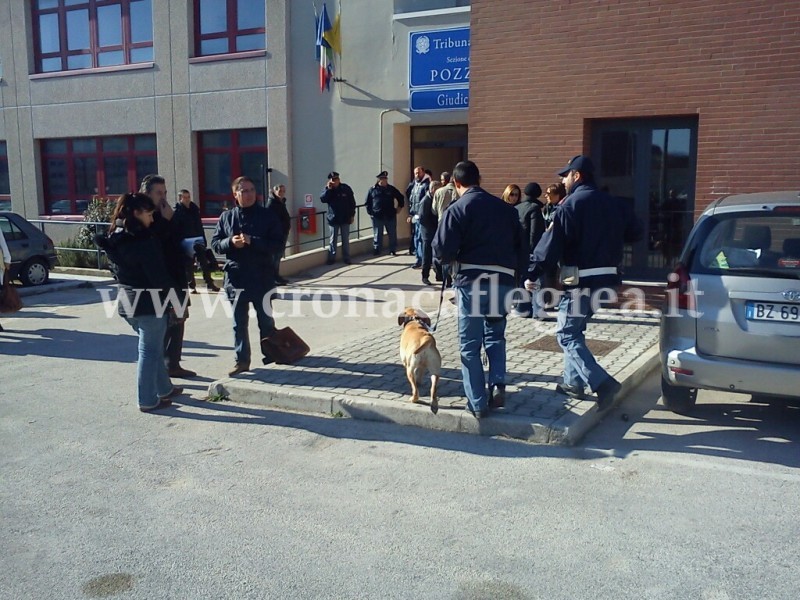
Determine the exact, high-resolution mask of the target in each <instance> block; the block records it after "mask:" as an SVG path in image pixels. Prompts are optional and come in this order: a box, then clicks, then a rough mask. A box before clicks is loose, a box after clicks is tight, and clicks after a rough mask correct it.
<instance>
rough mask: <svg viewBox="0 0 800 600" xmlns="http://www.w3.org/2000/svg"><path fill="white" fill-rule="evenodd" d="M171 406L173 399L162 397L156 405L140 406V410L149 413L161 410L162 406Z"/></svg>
mask: <svg viewBox="0 0 800 600" xmlns="http://www.w3.org/2000/svg"><path fill="white" fill-rule="evenodd" d="M170 406H172V400H170V399H169V398H162V399H161V400H159V401H158V404H156V405H155V406H140V407H139V410H140V411H142V412H143V413H149V412H153V411H154V410H161V409H162V408H168V407H170Z"/></svg>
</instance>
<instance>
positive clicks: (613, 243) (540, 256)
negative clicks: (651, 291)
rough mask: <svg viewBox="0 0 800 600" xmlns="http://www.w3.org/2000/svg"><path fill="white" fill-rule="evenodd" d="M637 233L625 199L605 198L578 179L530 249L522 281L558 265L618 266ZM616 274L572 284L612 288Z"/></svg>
mask: <svg viewBox="0 0 800 600" xmlns="http://www.w3.org/2000/svg"><path fill="white" fill-rule="evenodd" d="M642 234H643V229H642V224H641V222H640V221H639V219H637V218H636V215H635V214H634V211H633V205H632V203H631V202H630V201H628V200H624V199H622V198H616V197H614V196H609V195H608V194H606V193H604V192H601V191H599V190H598V189H597V188H595V187H594V185H592V184H589V183H578V185H576V186H575V187H574V188H573V189H572V192H571V193H570V195H569V196H567V197H566V198H565V199H564V201H563V202H562V203H561V204H559V205H558V209H557V210H556V211H555V213H554V217H553V226H552V227H550V228H549V229H547V231H545V233H544V235H543V236H542V239H541V241H540V242H539V244H538V245H537V246H536V248H535V249H534V250H533V251H532V253H531V258H530V265H529V273H528V279H531V280H535V279H536V277H538V276H539V275H541V274H543V273H546V272H548V271H549V270H551V269H553V268H555V267H556V265H558V264H559V262H560V263H561V264H562V265H567V266H576V267H578V268H579V269H591V268H597V267H619V266H620V265H621V264H622V258H623V249H624V246H625V244H626V243H632V242H636V241H638V240H640V239H641V237H642ZM620 282H621V277H620V274H619V273H618V274H615V275H593V276H589V277H581V278H580V279H579V282H578V286H577V287H585V288H589V289H599V288H604V287H614V286H617V285H619V283H620Z"/></svg>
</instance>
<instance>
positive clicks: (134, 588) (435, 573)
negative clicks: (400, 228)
mask: <svg viewBox="0 0 800 600" xmlns="http://www.w3.org/2000/svg"><path fill="white" fill-rule="evenodd" d="M98 298H99V296H98V293H97V291H95V290H88V289H83V290H73V291H65V292H58V293H51V294H45V295H41V296H35V297H29V298H26V308H25V309H24V310H23V312H22V313H19V314H18V315H15V316H13V317H10V318H6V317H3V318H0V322H2V324H3V326H4V327H5V328H6V332H5V333H0V355H2V359H0V381H2V386H0V387H2V398H1V399H0V465H1V467H0V539H2V540H3V551H2V553H0V573H2V577H0V598H10V599H27V598H31V599H42V598H59V599H60V598H76V599H79V598H137V599H138V598H142V599H145V598H146V599H160V598H170V599H173V598H189V599H194V598H281V599H283V598H302V599H306V598H330V599H344V598H359V599H361V598H380V599H388V598H409V599H410V598H414V599H416V598H435V599H458V600H462V599H463V600H467V599H470V600H473V599H515V600H516V599H561V598H563V599H576V598H578V599H579V598H592V599H597V600H620V599H628V598H630V599H702V600H726V599H747V600H751V599H754V598H770V599H784V598H785V599H787V600H796V598H797V596H798V593H797V590H798V589H800V569H798V568H797V564H798V559H797V557H798V555H800V541H799V540H800V535H799V534H800V527H799V526H798V522H800V519H799V517H800V509H798V506H799V505H798V502H797V498H798V497H799V496H800V469H798V467H800V452H798V441H799V440H800V404H798V403H787V402H775V403H772V404H760V403H754V402H750V401H749V398H748V397H746V396H734V395H729V394H710V393H701V396H700V407H699V410H698V411H697V415H696V416H695V417H693V418H688V417H678V416H676V415H673V414H672V413H669V412H666V411H665V410H664V409H663V407H661V406H660V405H659V404H658V403H657V402H658V388H657V383H658V382H657V379H656V378H655V377H651V378H650V379H649V380H648V381H647V382H646V383H645V385H643V386H642V387H641V388H640V389H639V390H637V391H636V392H635V393H634V394H633V395H632V396H631V397H629V399H628V400H626V402H625V403H624V404H623V405H622V406H621V407H620V408H618V409H617V410H615V411H614V412H613V413H612V414H610V415H609V416H608V417H607V418H606V419H605V421H604V422H603V423H602V424H601V425H600V426H599V427H598V428H597V429H595V430H594V431H593V432H592V433H591V434H590V435H589V436H588V437H587V438H586V439H585V440H584V442H583V444H582V445H581V446H580V447H576V448H558V447H547V446H534V445H528V444H524V443H517V442H511V441H507V440H497V439H486V438H481V437H475V436H469V435H463V434H447V433H440V432H433V431H426V430H418V429H412V428H403V427H398V426H393V425H390V424H384V423H373V422H365V421H351V420H346V419H336V418H325V417H320V416H317V415H300V414H290V413H283V412H277V411H271V410H263V409H256V408H252V407H246V406H241V405H235V404H232V403H228V402H221V403H211V402H206V401H203V397H204V396H205V389H206V386H207V384H208V382H209V381H211V380H213V379H216V378H218V377H220V376H222V375H223V374H224V372H225V371H226V370H227V368H228V367H229V366H230V364H231V363H232V354H231V350H230V345H231V339H230V338H231V334H230V324H229V321H228V320H227V318H225V317H224V315H222V314H220V315H218V316H217V317H215V318H212V319H206V318H204V317H202V316H201V315H200V314H199V313H197V312H195V313H194V314H193V316H192V318H191V319H190V320H189V323H188V325H187V342H186V348H185V361H184V364H185V366H187V367H189V368H193V369H196V370H198V371H199V372H200V373H201V374H202V377H201V378H199V379H197V380H193V381H191V382H187V391H188V392H189V393H190V394H191V395H190V396H185V397H183V398H181V399H180V400H179V402H178V403H177V404H176V407H175V408H174V409H172V410H169V411H165V412H164V413H162V414H149V415H146V414H142V413H139V411H138V410H136V406H135V395H134V390H135V359H136V348H135V346H136V342H135V338H134V337H133V333H132V331H130V330H129V329H128V328H127V325H125V323H124V322H123V321H122V320H121V319H119V318H118V317H115V316H113V315H112V318H106V317H105V316H104V312H103V309H102V307H101V306H100V305H99V304H98ZM362 308H363V307H362ZM359 310H360V309H359ZM328 321H329V322H327V323H325V324H324V325H321V324H320V323H319V322H317V321H315V320H314V319H311V318H309V317H308V316H307V315H305V316H301V317H298V318H296V319H294V320H292V321H291V323H290V324H291V325H292V326H293V327H294V328H295V329H297V330H298V331H299V332H300V333H301V335H303V336H304V337H306V338H310V339H313V340H315V345H317V346H319V345H323V344H324V343H331V344H332V343H339V342H340V341H341V339H342V336H344V335H349V334H353V333H358V334H361V333H363V332H365V331H369V330H370V328H382V327H390V326H392V325H393V323H392V322H389V323H386V321H385V319H381V318H379V317H374V318H371V319H354V320H352V321H347V320H344V319H341V320H340V319H329V320H328ZM253 337H254V339H255V335H254V336H253ZM623 415H626V416H627V420H623Z"/></svg>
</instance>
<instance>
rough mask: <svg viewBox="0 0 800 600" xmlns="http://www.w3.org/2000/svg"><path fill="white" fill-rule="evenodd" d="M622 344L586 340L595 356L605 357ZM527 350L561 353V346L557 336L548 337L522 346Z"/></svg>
mask: <svg viewBox="0 0 800 600" xmlns="http://www.w3.org/2000/svg"><path fill="white" fill-rule="evenodd" d="M621 344H622V342H612V341H610V340H588V339H587V340H586V345H587V346H589V350H591V351H592V354H594V355H595V356H605V355H606V354H608V353H609V352H611V351H612V350H615V349H616V348H617V347H619V346H620V345H621ZM522 347H523V348H525V349H526V350H538V351H539V352H558V353H559V354H560V353H561V346H559V345H558V342H557V341H556V338H555V336H552V335H546V336H544V337H540V338H539V339H536V340H534V341H532V342H531V343H530V344H525V345H524V346H522Z"/></svg>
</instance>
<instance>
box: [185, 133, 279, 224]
mask: <svg viewBox="0 0 800 600" xmlns="http://www.w3.org/2000/svg"><path fill="white" fill-rule="evenodd" d="M245 131H247V132H256V131H257V132H260V133H263V139H264V143H263V144H261V145H252V146H243V145H241V144H240V141H239V139H240V134H241V133H242V132H245ZM204 133H219V134H228V135H230V139H231V144H230V146H210V145H206V144H204V143H203V134H204ZM253 152H262V153H263V154H264V165H263V166H264V168H265V169H266V166H267V130H266V129H262V128H255V129H245V130H242V129H221V130H212V131H198V132H197V160H198V169H197V171H198V175H199V177H200V183H199V187H200V204H199V206H200V213H201V214H202V215H203V216H204V217H216V216H219V214H220V212H221V211H216V210H214V211H211V210H207V208H206V204H207V203H208V202H215V203H217V202H218V203H221V204H222V205H223V207H225V206H227V207H233V206H234V204H235V200H234V198H233V192H231V191H230V185H228V188H227V191H226V193H211V192H208V190H206V188H205V185H206V178H205V173H206V157H207V156H209V155H224V156H229V157H230V160H231V163H230V167H231V181H230V182H228V183H229V184H230V183H232V182H233V180H234V179H236V178H237V177H239V176H240V175H246V176H247V177H250V178H251V179H253V180H254V181H255V182H256V194H257V197H258V201H259V202H263V201H264V189H263V185H261V184H264V183H265V181H264V178H265V177H266V173H245V172H243V168H242V154H244V153H253ZM259 182H261V184H260V183H259ZM223 210H224V209H223Z"/></svg>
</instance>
